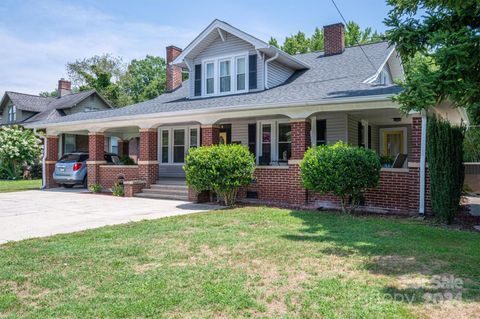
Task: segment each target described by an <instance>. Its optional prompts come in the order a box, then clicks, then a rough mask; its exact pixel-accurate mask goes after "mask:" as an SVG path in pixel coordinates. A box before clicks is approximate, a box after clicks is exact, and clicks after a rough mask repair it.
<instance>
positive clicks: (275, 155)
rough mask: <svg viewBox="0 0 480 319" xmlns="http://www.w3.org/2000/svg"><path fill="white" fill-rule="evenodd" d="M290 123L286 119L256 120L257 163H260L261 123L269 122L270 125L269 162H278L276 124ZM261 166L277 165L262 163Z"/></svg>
mask: <svg viewBox="0 0 480 319" xmlns="http://www.w3.org/2000/svg"><path fill="white" fill-rule="evenodd" d="M285 123H288V124H290V121H289V120H288V119H279V120H265V121H263V120H262V121H257V150H256V151H257V158H256V163H257V165H259V164H260V156H261V155H263V154H262V144H263V143H262V134H261V133H262V125H265V124H270V127H271V133H270V134H271V140H270V149H271V151H270V163H272V162H278V140H279V136H278V124H285ZM262 166H278V165H271V164H270V165H262Z"/></svg>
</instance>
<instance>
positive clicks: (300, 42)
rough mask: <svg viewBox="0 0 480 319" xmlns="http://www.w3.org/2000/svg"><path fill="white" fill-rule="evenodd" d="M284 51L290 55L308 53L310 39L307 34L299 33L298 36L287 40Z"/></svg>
mask: <svg viewBox="0 0 480 319" xmlns="http://www.w3.org/2000/svg"><path fill="white" fill-rule="evenodd" d="M282 49H283V51H285V52H287V53H289V54H300V53H307V52H309V51H310V39H309V38H307V37H306V36H305V33H303V32H301V31H298V32H297V34H295V35H292V36H289V37H286V38H285V42H284V43H283V47H282Z"/></svg>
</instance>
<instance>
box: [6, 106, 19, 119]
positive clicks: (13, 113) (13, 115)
mask: <svg viewBox="0 0 480 319" xmlns="http://www.w3.org/2000/svg"><path fill="white" fill-rule="evenodd" d="M16 120H17V107H16V106H15V105H10V106H9V108H8V121H9V122H10V123H12V122H15V121H16Z"/></svg>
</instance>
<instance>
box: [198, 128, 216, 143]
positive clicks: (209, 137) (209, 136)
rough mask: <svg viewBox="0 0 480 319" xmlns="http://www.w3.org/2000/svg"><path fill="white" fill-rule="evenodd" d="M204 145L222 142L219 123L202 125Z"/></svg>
mask: <svg viewBox="0 0 480 319" xmlns="http://www.w3.org/2000/svg"><path fill="white" fill-rule="evenodd" d="M201 129H202V146H210V145H217V144H218V143H219V142H220V126H219V125H202V126H201Z"/></svg>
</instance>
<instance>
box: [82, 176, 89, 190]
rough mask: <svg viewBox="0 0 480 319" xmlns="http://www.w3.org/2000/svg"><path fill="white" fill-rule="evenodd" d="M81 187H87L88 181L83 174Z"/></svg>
mask: <svg viewBox="0 0 480 319" xmlns="http://www.w3.org/2000/svg"><path fill="white" fill-rule="evenodd" d="M83 187H84V188H88V182H87V177H86V176H85V178H84V179H83Z"/></svg>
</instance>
